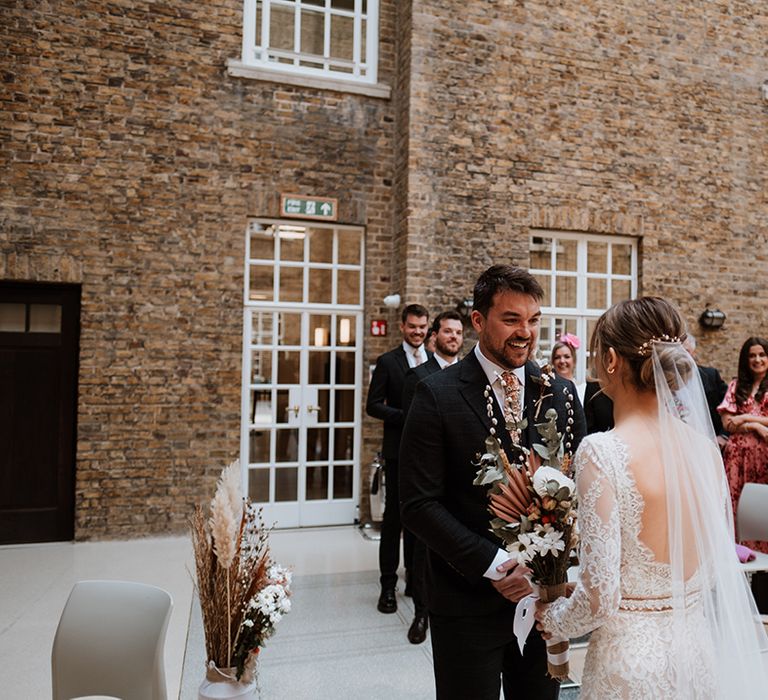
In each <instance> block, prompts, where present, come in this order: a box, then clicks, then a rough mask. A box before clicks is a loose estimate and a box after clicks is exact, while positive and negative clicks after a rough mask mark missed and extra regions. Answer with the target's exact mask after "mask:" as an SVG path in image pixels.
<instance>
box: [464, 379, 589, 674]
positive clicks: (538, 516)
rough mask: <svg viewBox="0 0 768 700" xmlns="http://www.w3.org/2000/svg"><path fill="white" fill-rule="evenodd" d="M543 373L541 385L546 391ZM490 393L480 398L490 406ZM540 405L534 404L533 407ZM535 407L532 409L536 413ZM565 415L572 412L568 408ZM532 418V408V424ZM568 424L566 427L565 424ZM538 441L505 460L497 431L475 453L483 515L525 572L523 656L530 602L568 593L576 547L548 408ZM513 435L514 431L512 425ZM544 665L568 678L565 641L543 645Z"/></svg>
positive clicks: (567, 459) (566, 457) (560, 444)
mask: <svg viewBox="0 0 768 700" xmlns="http://www.w3.org/2000/svg"><path fill="white" fill-rule="evenodd" d="M547 378H548V377H547V375H546V373H545V374H543V375H542V382H541V383H542V386H543V387H546V388H549V387H550V385H551V383H550V382H548V381H547ZM490 396H491V390H490V387H487V388H486V397H488V401H489V415H490V412H491V410H490V407H491V406H492V404H491V401H492V399H491V398H490ZM540 405H541V404H540V403H539V406H540ZM537 408H538V407H537ZM566 410H571V409H570V407H569V406H568V403H566ZM536 417H538V410H537V412H536V416H535V417H534V420H535V419H536ZM569 425H570V424H569ZM535 427H536V430H537V432H538V434H539V437H540V438H541V442H540V443H534V444H533V445H532V450H529V449H528V448H527V447H525V446H524V445H522V444H521V443H520V441H514V440H513V444H512V448H511V449H512V452H513V454H511V459H510V457H508V456H507V453H506V452H505V451H504V449H503V448H502V446H501V441H500V440H499V439H498V437H497V436H496V432H495V429H494V428H492V429H491V435H489V436H488V438H487V439H486V441H485V453H484V454H482V455H478V460H477V461H476V462H475V466H477V467H479V470H478V472H477V478H476V479H475V481H474V484H475V485H478V486H481V485H487V486H489V489H488V496H489V511H490V512H491V514H492V515H493V516H494V517H493V518H492V519H491V521H490V525H491V530H492V532H493V533H494V534H496V536H497V537H499V539H501V540H502V541H503V542H504V544H505V547H506V549H507V551H508V552H509V553H510V555H511V556H512V558H515V559H517V561H518V563H519V564H523V565H525V566H527V567H528V568H529V569H530V570H531V572H532V573H531V580H532V586H533V589H534V593H533V595H532V596H528V598H525V599H523V600H522V601H520V602H519V603H518V606H517V610H516V614H515V634H516V636H517V638H518V643H519V645H520V651H521V653H522V650H523V646H524V645H525V640H526V639H527V637H528V634H529V633H530V630H531V627H532V626H533V604H534V601H535V600H536V599H540V600H542V601H543V602H551V601H553V600H555V599H556V598H559V597H561V596H563V595H565V594H566V587H565V584H566V581H567V578H568V567H569V566H570V565H571V563H573V560H572V559H571V552H572V551H573V549H574V548H575V546H576V543H577V535H576V485H575V483H574V482H573V479H571V477H570V476H569V473H570V469H571V456H570V454H569V453H567V452H566V451H565V448H564V442H569V440H563V435H562V434H560V433H558V431H557V412H556V411H555V409H553V408H550V409H549V410H547V411H546V413H545V414H544V421H543V422H541V423H536V424H535ZM507 429H508V430H510V432H511V431H513V430H518V431H519V429H520V428H519V425H518V424H516V423H515V422H514V420H512V421H511V422H510V423H508V425H507ZM547 664H548V670H549V673H550V675H551V676H553V677H554V678H557V679H560V680H563V679H565V678H567V677H568V671H569V668H568V640H563V639H556V638H555V639H550V640H548V641H547Z"/></svg>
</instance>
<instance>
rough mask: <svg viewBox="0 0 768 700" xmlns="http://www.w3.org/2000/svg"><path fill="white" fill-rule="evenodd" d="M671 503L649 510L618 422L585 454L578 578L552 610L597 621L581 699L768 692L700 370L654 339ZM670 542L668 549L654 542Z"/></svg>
mask: <svg viewBox="0 0 768 700" xmlns="http://www.w3.org/2000/svg"><path fill="white" fill-rule="evenodd" d="M653 362H654V375H655V380H656V394H657V398H658V403H659V415H658V426H657V427H656V428H655V430H656V439H657V440H658V445H657V447H658V454H659V455H660V459H661V461H662V462H663V469H659V468H658V467H659V465H656V468H657V471H658V473H659V475H660V476H662V477H663V481H664V483H663V484H662V485H661V486H660V489H661V491H660V493H661V499H660V500H661V503H662V509H661V510H662V514H661V516H660V517H656V518H655V519H653V520H651V519H649V518H646V520H645V521H644V519H643V514H644V509H645V507H646V503H645V502H644V499H643V496H642V495H641V493H640V491H639V490H638V486H637V483H636V474H635V473H634V471H633V470H637V469H638V468H642V466H641V465H638V464H636V463H635V462H634V461H633V459H632V455H631V454H630V449H629V447H628V445H627V444H626V443H625V442H624V441H623V440H622V439H621V438H620V437H619V436H618V435H617V434H616V432H615V431H611V432H608V433H598V434H594V435H591V436H588V437H587V438H585V439H584V441H583V442H582V444H581V446H580V448H579V451H578V452H577V455H576V470H577V490H578V494H579V510H578V512H579V521H580V529H581V545H580V554H579V559H580V565H579V579H578V583H577V585H576V590H575V591H574V592H573V594H572V596H571V597H570V598H568V599H566V598H560V599H559V600H557V601H555V602H554V603H552V604H551V605H550V606H549V607H548V608H547V609H546V611H545V612H544V615H543V618H542V622H543V625H544V628H545V629H546V630H547V631H548V632H553V633H554V634H557V635H561V636H564V637H577V636H580V635H583V634H585V633H587V632H592V635H591V640H590V644H589V649H588V652H587V658H586V663H585V667H584V675H583V682H582V695H581V697H582V698H583V700H594V699H599V700H604V699H608V698H627V699H630V700H634V699H635V698H636V699H637V700H648V699H649V698H654V700H656V699H662V698H664V699H666V698H670V699H672V698H674V699H675V700H678V699H689V698H690V699H694V698H695V699H697V700H698V699H702V700H704V699H706V700H709V699H710V698H716V699H718V700H719V699H727V698H740V699H741V698H764V697H766V694H767V693H768V653H766V651H767V650H768V640H766V636H765V632H764V630H763V627H762V625H761V624H760V621H759V616H758V614H757V610H756V608H755V605H754V601H753V599H752V596H751V593H750V591H749V588H748V584H747V582H746V579H745V576H744V574H743V573H742V572H741V570H740V567H739V563H738V559H737V557H736V553H735V549H734V542H735V540H734V532H733V516H732V513H731V506H730V499H729V497H728V489H727V484H726V481H725V472H724V469H723V465H722V460H721V459H720V453H719V451H718V450H717V449H716V447H715V442H714V432H713V430H712V426H711V423H710V421H709V415H708V413H707V409H706V403H705V400H704V393H703V390H702V388H701V382H700V379H699V374H698V371H696V367H695V365H694V364H693V362H692V360H691V359H690V356H689V355H688V354H687V353H686V352H685V350H684V349H683V348H682V346H681V345H680V344H679V343H654V347H653ZM651 541H655V542H656V543H657V544H658V543H659V542H660V541H661V542H662V543H663V544H665V545H666V546H664V547H661V548H658V547H657V550H656V551H658V550H659V549H663V550H664V556H663V560H661V559H659V558H657V556H656V555H655V554H654V550H652V549H651V548H650V547H649V546H648V545H647V544H646V542H651Z"/></svg>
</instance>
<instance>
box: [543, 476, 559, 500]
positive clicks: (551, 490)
mask: <svg viewBox="0 0 768 700" xmlns="http://www.w3.org/2000/svg"><path fill="white" fill-rule="evenodd" d="M559 488H560V485H559V484H558V483H557V482H556V481H555V480H554V479H552V480H551V481H548V482H547V484H546V489H547V495H549V496H551V497H552V498H554V497H555V494H556V493H557V490H558V489H559Z"/></svg>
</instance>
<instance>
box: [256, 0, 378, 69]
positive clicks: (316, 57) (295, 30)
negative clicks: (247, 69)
mask: <svg viewBox="0 0 768 700" xmlns="http://www.w3.org/2000/svg"><path fill="white" fill-rule="evenodd" d="M243 24H244V26H243V55H242V61H243V63H244V64H245V65H247V66H253V67H256V68H263V69H269V70H274V71H276V72H282V73H287V74H294V75H304V76H315V77H319V78H342V79H344V80H350V81H355V82H360V83H375V82H376V69H377V56H378V29H379V28H378V24H379V1H378V0H245V3H244V11H243Z"/></svg>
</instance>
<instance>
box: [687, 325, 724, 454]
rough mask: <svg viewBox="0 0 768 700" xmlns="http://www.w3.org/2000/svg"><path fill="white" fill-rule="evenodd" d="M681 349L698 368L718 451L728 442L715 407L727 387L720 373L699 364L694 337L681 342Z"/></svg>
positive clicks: (719, 402)
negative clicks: (683, 349)
mask: <svg viewBox="0 0 768 700" xmlns="http://www.w3.org/2000/svg"><path fill="white" fill-rule="evenodd" d="M683 347H685V349H686V350H687V351H688V354H689V355H690V356H691V357H692V358H693V359H694V360H696V366H697V367H698V368H699V376H700V377H701V384H702V386H703V387H704V395H705V396H706V398H707V406H708V407H709V417H710V418H711V419H712V427H713V428H714V429H715V435H716V436H717V442H718V444H719V445H720V449H722V448H723V447H725V443H726V442H727V440H728V432H727V431H726V430H725V428H723V420H722V418H721V417H720V413H718V411H717V407H718V406H719V405H720V404H721V403H722V401H723V399H724V398H725V392H726V391H728V385H727V384H726V383H725V382H724V381H723V378H722V377H721V376H720V372H718V371H717V370H716V369H715V368H714V367H705V366H704V365H700V364H699V360H698V358H697V357H696V338H695V336H693V335H691V334H690V333H689V334H688V336H687V337H686V339H685V341H684V342H683Z"/></svg>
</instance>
